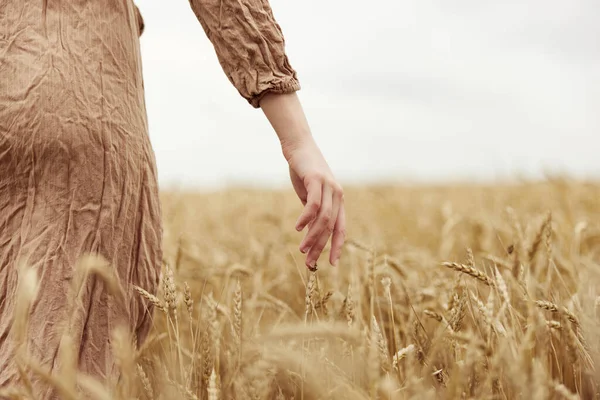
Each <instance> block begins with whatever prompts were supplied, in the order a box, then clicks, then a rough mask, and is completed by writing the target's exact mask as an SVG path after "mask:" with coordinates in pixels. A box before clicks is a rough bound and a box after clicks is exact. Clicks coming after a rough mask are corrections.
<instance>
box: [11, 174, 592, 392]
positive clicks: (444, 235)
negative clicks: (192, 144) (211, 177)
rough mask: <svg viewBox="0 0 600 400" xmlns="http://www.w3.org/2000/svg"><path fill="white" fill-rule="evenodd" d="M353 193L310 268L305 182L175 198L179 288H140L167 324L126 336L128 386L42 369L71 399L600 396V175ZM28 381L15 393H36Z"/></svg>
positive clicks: (174, 260)
mask: <svg viewBox="0 0 600 400" xmlns="http://www.w3.org/2000/svg"><path fill="white" fill-rule="evenodd" d="M345 199H346V207H347V215H348V232H347V240H346V244H345V246H344V249H343V253H342V257H341V259H340V263H339V266H338V267H337V268H334V267H331V266H330V265H329V264H328V263H327V262H326V260H327V256H326V255H323V256H321V260H323V261H320V263H319V264H318V270H317V271H316V272H310V271H308V270H307V269H306V267H305V266H304V260H303V258H302V254H301V253H300V252H299V250H298V245H299V243H300V240H301V238H302V236H303V233H298V232H296V231H295V230H294V229H293V227H294V222H295V220H296V218H297V217H298V215H299V213H300V211H301V205H300V203H299V201H298V200H297V198H295V196H294V194H293V192H292V191H291V190H284V191H265V190H253V189H243V188H239V189H228V190H223V191H219V192H214V193H185V192H175V191H173V192H163V193H162V205H163V219H164V266H163V274H162V284H161V288H160V291H159V293H157V296H152V295H150V294H148V293H146V292H145V291H144V288H131V291H132V292H133V293H132V295H135V296H141V297H142V299H143V301H144V302H145V303H146V304H148V305H149V306H152V309H153V313H154V317H153V318H154V322H153V324H154V326H153V329H152V333H151V336H150V338H149V339H148V340H147V341H146V342H145V343H143V344H141V345H139V346H138V345H137V344H136V343H132V341H131V340H128V337H129V336H128V334H127V332H125V331H122V330H120V331H116V332H115V334H114V335H113V339H112V341H113V348H114V349H115V350H114V351H115V356H116V359H117V365H118V369H119V377H118V380H115V381H112V380H111V381H109V382H99V381H97V380H94V379H92V378H90V377H87V376H83V375H81V374H78V373H77V372H76V368H75V365H74V363H71V364H69V363H68V362H66V363H65V367H64V368H62V369H61V370H60V371H57V372H56V373H55V374H54V375H50V376H48V375H47V374H45V373H44V369H43V367H42V366H35V360H30V361H26V362H24V365H26V366H25V367H24V368H30V369H31V370H32V371H33V373H37V374H38V375H40V376H42V377H43V379H44V380H45V381H46V382H47V383H48V384H50V385H53V386H55V387H56V388H57V390H59V392H60V393H61V395H62V396H63V398H67V399H79V398H95V399H103V400H104V399H118V400H124V399H209V400H216V399H223V400H226V399H253V400H254V399H257V400H258V399H277V400H283V399H286V400H289V399H295V400H300V399H303V400H304V399H306V400H313V399H314V400H316V399H323V400H325V399H344V400H349V399H356V400H362V399H381V400H384V399H438V398H442V399H519V398H527V399H535V400H537V399H569V400H570V399H579V398H581V399H594V398H600V371H597V370H596V368H597V367H596V366H597V365H598V362H600V203H599V200H600V184H595V183H588V182H576V181H573V180H568V179H551V180H548V181H544V182H519V183H512V184H495V185H489V186H484V185H467V184H464V185H453V186H369V187H346V188H345ZM326 250H328V248H327V249H326ZM98 262H99V261H98ZM92 265H93V263H92V264H89V263H88V271H87V273H89V274H92V273H93V274H95V275H96V276H99V277H100V278H102V279H105V280H107V281H109V283H110V282H111V279H113V278H111V276H110V273H109V272H106V271H110V268H108V267H106V266H105V267H103V268H105V269H102V268H101V267H98V266H96V267H93V266H92ZM24 276H26V275H24ZM113 283H114V282H113ZM26 286H27V285H24V287H26ZM109 286H110V285H109ZM21 297H22V298H20V301H21V303H20V304H21V305H20V307H21V310H22V311H23V310H26V306H27V301H28V298H27V295H26V294H25V295H23V296H21ZM23 314H24V315H25V314H26V312H25V311H23ZM16 322H18V323H19V324H26V315H25V316H23V317H22V318H17V319H16ZM66 337H67V338H68V335H67V336H66ZM65 342H66V343H68V340H66V341H65ZM62 351H63V352H64V359H65V360H69V359H72V354H73V350H72V349H69V348H68V346H64V349H63V350H62ZM61 355H63V354H62V353H61ZM26 383H27V382H25V384H24V385H23V387H14V388H6V389H3V392H2V395H4V396H5V397H6V398H15V399H21V398H23V399H29V398H35V397H33V396H32V393H31V389H30V388H29V389H28V387H27V384H26Z"/></svg>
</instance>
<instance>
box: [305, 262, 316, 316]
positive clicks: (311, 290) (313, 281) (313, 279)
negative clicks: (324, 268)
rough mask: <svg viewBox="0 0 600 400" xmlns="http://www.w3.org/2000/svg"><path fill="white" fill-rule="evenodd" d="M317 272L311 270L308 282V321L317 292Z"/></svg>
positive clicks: (306, 300)
mask: <svg viewBox="0 0 600 400" xmlns="http://www.w3.org/2000/svg"><path fill="white" fill-rule="evenodd" d="M316 279H317V278H316V273H315V272H311V273H310V275H309V277H308V283H307V284H306V295H305V297H304V320H305V321H308V317H309V316H310V315H311V314H312V311H313V299H314V294H315V285H316Z"/></svg>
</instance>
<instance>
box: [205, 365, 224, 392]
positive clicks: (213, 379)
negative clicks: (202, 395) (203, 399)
mask: <svg viewBox="0 0 600 400" xmlns="http://www.w3.org/2000/svg"><path fill="white" fill-rule="evenodd" d="M207 393H208V400H219V398H220V395H221V390H220V389H219V384H218V376H217V374H216V372H215V370H214V368H213V370H212V372H211V373H210V378H209V380H208V389H207Z"/></svg>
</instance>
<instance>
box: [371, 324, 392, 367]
mask: <svg viewBox="0 0 600 400" xmlns="http://www.w3.org/2000/svg"><path fill="white" fill-rule="evenodd" d="M371 329H372V335H371V340H372V341H373V340H374V343H375V344H376V346H377V351H378V352H379V365H380V366H381V369H382V370H383V371H384V372H389V371H390V367H391V365H390V358H389V354H388V350H387V343H386V340H385V338H384V337H383V333H381V329H380V328H379V324H378V323H377V319H375V316H372V317H371Z"/></svg>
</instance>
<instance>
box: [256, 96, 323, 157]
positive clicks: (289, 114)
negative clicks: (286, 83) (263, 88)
mask: <svg viewBox="0 0 600 400" xmlns="http://www.w3.org/2000/svg"><path fill="white" fill-rule="evenodd" d="M260 107H261V109H262V110H263V112H264V114H265V116H266V117H267V119H268V120H269V122H270V123H271V126H272V127H273V129H274V130H275V133H276V134H277V137H278V138H279V142H280V143H281V150H282V152H283V155H284V157H285V158H286V160H289V158H290V155H291V153H292V152H293V150H294V149H296V148H297V147H298V146H300V145H301V144H306V143H307V142H312V141H313V137H312V134H311V131H310V127H309V125H308V121H307V119H306V116H305V115H304V110H303V109H302V104H301V103H300V99H299V98H298V95H297V94H296V93H289V94H267V95H265V96H264V97H263V98H262V100H261V102H260Z"/></svg>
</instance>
